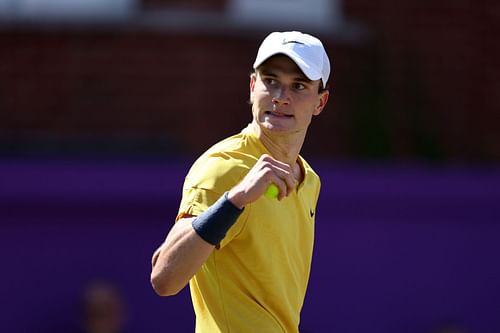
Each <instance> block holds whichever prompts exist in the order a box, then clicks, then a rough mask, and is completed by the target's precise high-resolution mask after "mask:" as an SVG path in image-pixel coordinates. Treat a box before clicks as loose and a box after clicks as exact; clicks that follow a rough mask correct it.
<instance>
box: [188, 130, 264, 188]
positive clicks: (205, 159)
mask: <svg viewBox="0 0 500 333" xmlns="http://www.w3.org/2000/svg"><path fill="white" fill-rule="evenodd" d="M250 146H251V144H250V145H249V142H248V138H247V136H246V135H245V134H242V133H239V134H236V135H233V136H231V137H229V138H227V139H225V140H222V141H220V142H218V143H216V144H215V145H213V146H212V147H210V148H209V149H208V150H207V151H206V152H205V153H203V154H202V155H201V156H200V157H199V158H198V159H197V160H196V161H195V162H194V164H193V165H192V167H191V169H190V170H189V172H188V175H187V176H186V179H185V183H184V188H190V187H191V188H192V187H197V188H201V189H207V190H215V191H216V192H220V193H223V192H224V191H226V190H227V189H229V188H231V187H232V186H234V185H236V184H237V183H238V182H239V181H240V180H241V179H242V178H243V177H244V176H245V175H246V174H247V172H248V171H249V170H250V168H251V167H252V166H253V165H254V164H255V163H256V161H257V159H258V157H259V156H258V155H257V154H255V153H254V152H253V151H252V149H250V148H251V147H250Z"/></svg>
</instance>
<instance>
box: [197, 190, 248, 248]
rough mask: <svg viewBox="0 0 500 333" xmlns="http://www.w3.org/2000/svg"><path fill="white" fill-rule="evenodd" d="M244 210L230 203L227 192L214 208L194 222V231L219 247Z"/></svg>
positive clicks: (209, 208)
mask: <svg viewBox="0 0 500 333" xmlns="http://www.w3.org/2000/svg"><path fill="white" fill-rule="evenodd" d="M243 210H244V208H243V209H239V208H238V207H236V206H235V205H234V204H233V203H232V202H231V201H229V199H228V198H227V192H226V193H224V194H223V195H222V196H221V197H220V199H219V200H217V201H216V202H215V203H214V204H213V205H212V206H210V207H208V209H207V210H206V211H204V212H203V213H202V214H201V215H199V216H198V217H197V218H195V219H194V220H193V222H192V225H193V229H194V230H195V231H196V233H197V234H198V235H199V236H200V237H201V238H203V240H205V241H206V242H208V243H210V244H212V245H214V246H217V245H219V243H220V241H221V240H223V239H224V237H225V236H226V233H227V231H228V230H229V228H231V227H232V226H233V224H234V223H235V222H236V220H237V219H238V217H239V216H240V214H241V213H242V212H243Z"/></svg>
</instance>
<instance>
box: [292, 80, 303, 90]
mask: <svg viewBox="0 0 500 333" xmlns="http://www.w3.org/2000/svg"><path fill="white" fill-rule="evenodd" d="M293 88H294V89H295V90H304V89H306V86H305V84H303V83H299V82H297V83H294V84H293Z"/></svg>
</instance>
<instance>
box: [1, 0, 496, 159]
mask: <svg viewBox="0 0 500 333" xmlns="http://www.w3.org/2000/svg"><path fill="white" fill-rule="evenodd" d="M345 11H346V15H347V17H348V18H352V19H356V20H359V21H361V22H364V23H365V24H366V26H367V27H368V28H369V29H370V31H371V37H370V38H369V39H368V40H366V41H365V42H364V43H352V42H349V41H346V40H343V39H340V38H335V37H332V36H329V35H326V34H324V35H319V37H321V38H322V39H323V40H324V42H325V44H326V45H327V46H328V52H329V53H330V56H331V58H332V62H333V74H332V95H331V100H330V102H329V105H328V108H327V109H326V110H325V112H324V113H323V114H321V115H320V116H319V117H318V118H317V119H316V121H314V122H313V124H312V128H311V131H312V133H311V135H309V137H308V139H307V141H306V146H305V150H304V153H305V154H306V155H308V154H309V155H321V156H326V157H337V158H378V159H380V158H382V159H385V158H388V159H399V160H413V159H438V160H439V159H450V160H456V161H481V160H488V161H491V160H495V161H498V160H500V119H499V111H500V99H499V98H498V97H497V95H500V84H499V80H498V77H500V68H499V67H500V66H499V60H498V59H500V54H499V53H500V51H499V50H500V47H499V46H498V43H497V39H496V37H495V36H496V34H495V33H496V32H498V31H500V29H499V23H497V22H500V21H499V20H498V19H497V18H498V15H499V13H500V10H499V5H497V4H493V3H491V4H488V5H483V6H479V5H476V4H473V3H472V2H466V1H458V2H457V1H454V2H452V1H451V0H449V1H444V0H442V1H438V2H432V3H425V4H421V2H419V1H416V0H412V1H405V2H404V4H402V3H399V2H397V1H389V0H385V1H381V2H377V3H376V4H375V3H373V2H371V1H368V0H353V1H348V2H345ZM264 36H265V33H260V32H257V31H256V32H254V33H246V34H243V35H241V36H238V35H237V34H235V33H227V34H221V33H208V32H200V33H188V32H184V33H179V32H176V33H173V32H172V33H169V32H165V31H163V32H160V31H151V30H146V29H140V28H128V29H116V28H113V27H107V28H100V29H90V30H89V29H84V28H81V29H78V28H71V29H68V28H67V27H64V26H63V27H53V28H52V29H39V28H37V27H32V28H27V27H7V28H5V27H4V28H3V30H1V31H0V47H1V49H0V136H1V142H2V143H1V144H0V148H1V149H3V150H4V151H5V150H7V151H13V150H14V151H15V150H17V151H19V150H26V149H35V150H36V149H42V150H43V149H46V150H51V149H52V150H58V149H67V150H72V149H80V148H82V149H104V148H106V149H108V148H109V149H125V150H127V151H130V150H160V151H162V150H172V151H177V152H180V151H183V152H186V153H188V154H198V153H200V152H201V151H202V150H204V149H205V148H206V147H208V146H209V145H211V144H212V143H214V142H215V141H217V140H218V139H220V138H222V137H224V136H226V135H228V134H231V133H234V132H235V131H237V130H239V129H240V128H241V127H243V126H244V124H246V123H247V122H248V121H249V120H250V111H249V107H248V105H247V104H246V101H247V99H248V74H249V71H250V67H251V63H252V62H253V60H254V56H255V52H256V49H257V47H258V45H259V42H260V40H261V39H262V38H263V37H264ZM103 147H104V148H103Z"/></svg>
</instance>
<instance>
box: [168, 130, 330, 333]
mask: <svg viewBox="0 0 500 333" xmlns="http://www.w3.org/2000/svg"><path fill="white" fill-rule="evenodd" d="M264 153H265V154H270V153H269V152H268V151H267V149H266V148H265V147H264V145H263V144H262V143H261V142H260V140H259V139H258V138H257V137H256V136H254V135H253V134H252V133H251V132H250V131H249V130H248V129H245V130H243V131H242V132H241V133H239V134H237V135H234V136H232V137H230V138H227V139H226V140H223V141H221V142H219V143H217V144H216V145H214V146H213V147H212V148H210V149H209V150H208V151H207V152H205V153H204V154H203V155H202V156H201V157H200V158H198V160H197V161H196V162H195V163H194V164H193V166H192V167H191V169H190V171H189V173H188V175H187V177H186V179H185V183H184V187H183V197H182V202H181V205H180V209H179V215H178V218H181V217H182V216H184V215H186V214H190V215H199V214H201V213H202V212H203V211H205V210H206V209H207V208H208V207H209V206H211V205H212V204H213V203H214V202H215V201H216V200H217V199H218V198H219V197H220V196H221V195H222V194H223V193H224V192H226V191H228V190H229V189H231V188H232V187H233V186H235V185H236V184H237V183H239V182H240V180H241V179H242V178H243V177H244V176H245V175H246V174H247V172H248V171H249V170H250V169H251V168H252V166H253V165H254V164H255V163H256V162H257V160H258V158H259V157H260V156H261V155H262V154H264ZM299 162H300V164H301V167H302V168H303V171H304V180H303V182H302V183H301V184H299V186H298V188H297V190H296V191H294V192H293V193H292V194H290V195H289V196H288V197H287V198H285V199H283V200H282V201H278V200H276V199H269V198H267V197H265V196H262V197H261V198H260V199H258V200H257V201H255V202H254V203H252V204H249V205H247V206H246V207H245V210H244V211H243V213H242V214H241V215H240V217H239V218H238V220H237V221H236V223H235V224H234V225H233V226H232V227H231V229H230V230H229V231H228V233H227V235H226V237H225V238H224V240H223V241H222V242H221V244H220V248H217V249H216V250H214V252H213V253H212V254H211V256H210V257H209V259H208V260H207V261H206V262H205V263H204V264H203V266H202V267H201V268H200V270H199V271H198V272H197V273H196V275H195V276H194V277H193V278H192V279H191V281H190V289H191V297H192V301H193V306H194V310H195V313H196V332H197V333H217V332H224V333H229V332H233V333H246V332H248V333H250V332H251V333H255V332H263V333H273V332H287V333H293V332H298V326H299V319H300V311H301V308H302V304H303V301H304V296H305V293H306V288H307V283H308V279H309V272H310V267H311V258H312V251H313V240H314V212H315V210H316V203H317V200H318V196H319V190H320V181H319V177H318V175H317V174H316V173H315V172H314V171H313V170H312V169H311V167H310V166H309V165H308V164H307V163H306V161H305V160H304V159H302V158H301V157H299Z"/></svg>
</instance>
